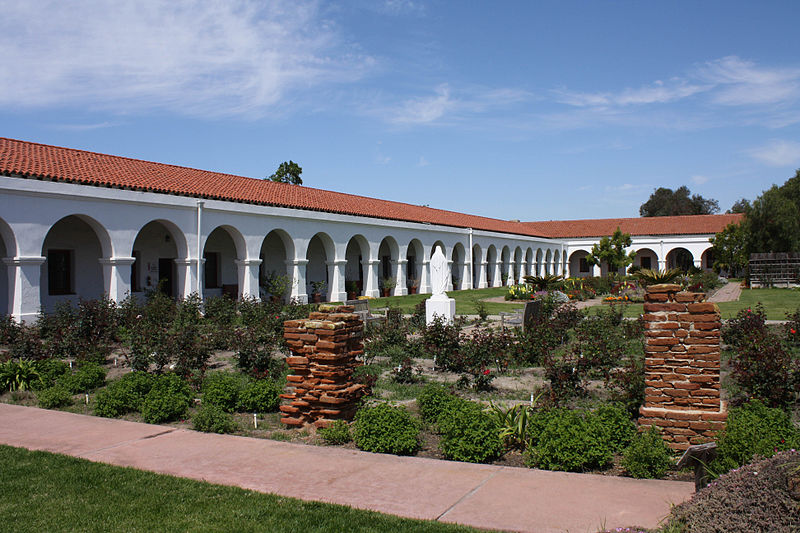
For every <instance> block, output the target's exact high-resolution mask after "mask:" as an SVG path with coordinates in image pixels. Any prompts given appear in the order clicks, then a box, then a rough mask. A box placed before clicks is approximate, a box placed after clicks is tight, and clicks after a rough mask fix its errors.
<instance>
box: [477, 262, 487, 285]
mask: <svg viewBox="0 0 800 533" xmlns="http://www.w3.org/2000/svg"><path fill="white" fill-rule="evenodd" d="M479 265H480V266H479V267H478V288H479V289H485V288H486V287H488V286H489V283H488V282H487V280H486V271H487V269H488V267H489V262H488V261H481V262H480V263H479Z"/></svg>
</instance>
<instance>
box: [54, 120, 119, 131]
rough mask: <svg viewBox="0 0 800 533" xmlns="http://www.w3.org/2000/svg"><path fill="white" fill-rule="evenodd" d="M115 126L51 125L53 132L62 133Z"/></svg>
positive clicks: (110, 123)
mask: <svg viewBox="0 0 800 533" xmlns="http://www.w3.org/2000/svg"><path fill="white" fill-rule="evenodd" d="M114 126H117V123H115V122H96V123H94V124H51V125H50V127H51V128H53V129H54V130H64V131H92V130H99V129H103V128H112V127H114Z"/></svg>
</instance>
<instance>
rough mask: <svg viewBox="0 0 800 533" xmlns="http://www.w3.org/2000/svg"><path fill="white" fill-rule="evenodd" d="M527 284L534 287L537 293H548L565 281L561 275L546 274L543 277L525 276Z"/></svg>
mask: <svg viewBox="0 0 800 533" xmlns="http://www.w3.org/2000/svg"><path fill="white" fill-rule="evenodd" d="M523 279H524V280H525V283H527V284H529V285H533V287H534V288H535V289H536V290H537V291H546V290H549V289H554V288H557V286H558V284H559V283H561V282H562V281H564V276H562V275H561V274H544V275H543V276H525V277H524V278H523Z"/></svg>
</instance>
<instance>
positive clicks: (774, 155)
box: [748, 139, 800, 167]
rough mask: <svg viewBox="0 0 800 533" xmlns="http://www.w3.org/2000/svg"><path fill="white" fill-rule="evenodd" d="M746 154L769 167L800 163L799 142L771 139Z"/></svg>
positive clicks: (791, 165) (790, 165) (789, 165)
mask: <svg viewBox="0 0 800 533" xmlns="http://www.w3.org/2000/svg"><path fill="white" fill-rule="evenodd" d="M748 154H749V155H750V156H751V157H753V158H755V159H757V160H759V161H761V162H762V163H765V164H767V165H769V166H771V167H793V166H797V165H800V143H798V142H794V141H785V140H781V139H772V140H771V141H769V142H768V143H766V144H765V145H763V146H760V147H758V148H753V149H752V150H749V151H748Z"/></svg>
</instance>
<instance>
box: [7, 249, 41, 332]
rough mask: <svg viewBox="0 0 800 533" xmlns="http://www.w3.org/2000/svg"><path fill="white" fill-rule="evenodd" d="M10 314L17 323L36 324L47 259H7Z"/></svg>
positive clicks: (30, 257) (32, 257)
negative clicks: (43, 267) (43, 271)
mask: <svg viewBox="0 0 800 533" xmlns="http://www.w3.org/2000/svg"><path fill="white" fill-rule="evenodd" d="M3 262H4V263H5V264H6V265H8V314H9V315H11V317H12V318H13V319H14V320H15V321H17V322H36V319H37V318H38V316H39V308H40V307H41V286H42V285H41V277H42V265H43V264H44V262H45V258H44V257H41V256H28V257H7V258H5V259H3Z"/></svg>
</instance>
